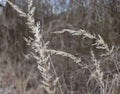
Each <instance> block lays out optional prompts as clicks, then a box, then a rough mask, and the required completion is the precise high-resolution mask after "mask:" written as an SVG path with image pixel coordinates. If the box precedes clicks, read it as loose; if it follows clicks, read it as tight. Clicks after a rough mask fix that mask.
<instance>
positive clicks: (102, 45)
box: [53, 29, 114, 56]
mask: <svg viewBox="0 0 120 94" xmlns="http://www.w3.org/2000/svg"><path fill="white" fill-rule="evenodd" d="M65 32H68V33H70V34H71V35H73V36H83V38H89V39H92V40H93V39H94V40H96V41H95V43H94V44H92V46H96V48H97V49H101V50H106V53H105V54H102V55H101V56H108V55H111V53H112V52H113V49H114V46H113V47H112V49H110V48H109V47H108V45H107V44H106V43H105V41H104V40H103V38H102V37H101V36H100V35H98V36H96V35H95V34H93V35H92V34H91V33H89V32H87V31H85V30H83V29H80V30H79V31H75V30H70V29H63V30H62V31H56V32H53V33H55V34H63V33H65Z"/></svg>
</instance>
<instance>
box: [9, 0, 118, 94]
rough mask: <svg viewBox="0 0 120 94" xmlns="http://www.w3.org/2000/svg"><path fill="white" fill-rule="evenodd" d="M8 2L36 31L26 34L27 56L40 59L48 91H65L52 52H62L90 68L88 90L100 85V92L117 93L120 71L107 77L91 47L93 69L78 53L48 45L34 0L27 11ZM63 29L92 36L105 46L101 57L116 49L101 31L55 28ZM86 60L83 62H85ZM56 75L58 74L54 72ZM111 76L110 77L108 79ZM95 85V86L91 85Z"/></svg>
mask: <svg viewBox="0 0 120 94" xmlns="http://www.w3.org/2000/svg"><path fill="white" fill-rule="evenodd" d="M8 3H9V4H10V5H11V6H12V7H13V8H14V9H15V10H16V11H17V12H18V13H19V14H20V16H23V17H25V18H26V19H27V24H28V27H29V29H30V32H31V33H32V34H33V35H34V38H32V37H29V39H27V38H25V40H26V42H27V44H28V45H29V46H30V47H31V48H32V51H31V52H30V53H29V54H28V55H26V57H29V56H32V57H34V58H35V59H36V60H37V64H38V69H39V71H40V73H41V76H42V80H41V82H42V86H43V88H44V89H45V90H46V92H47V93H48V94H56V93H58V92H57V90H58V87H57V86H59V89H60V90H58V91H60V92H59V93H58V94H64V92H63V91H62V88H61V84H60V82H59V77H58V76H57V73H56V70H55V68H54V65H53V62H52V59H51V55H60V56H64V57H68V58H70V59H72V60H73V61H74V62H76V63H78V64H79V65H80V66H82V67H83V69H87V70H89V72H90V76H89V79H88V82H87V86H88V93H89V94H94V92H95V91H96V89H97V88H99V89H98V91H99V92H98V93H97V94H118V89H119V82H120V73H119V72H118V73H116V74H115V75H113V78H112V79H110V78H109V76H107V78H104V71H102V68H101V63H102V62H101V61H100V60H99V59H97V58H96V56H95V53H94V52H93V50H92V49H91V60H92V66H93V69H91V68H90V67H89V66H88V65H86V64H81V63H80V62H81V58H79V57H75V56H74V55H72V54H70V53H66V52H62V51H57V50H54V49H48V45H49V41H48V42H45V41H44V38H43V35H42V31H41V28H40V22H35V19H34V12H35V7H33V6H32V3H33V1H32V0H30V3H29V5H28V13H24V12H23V11H21V10H20V9H19V7H17V6H16V5H14V4H12V3H11V2H10V1H8ZM64 32H69V33H70V34H72V35H74V36H83V38H89V39H91V40H95V43H93V44H91V45H92V46H95V47H96V48H97V49H99V50H105V53H103V54H101V55H100V56H101V58H103V57H109V56H111V55H112V54H113V52H114V46H112V47H111V49H110V48H109V46H108V45H107V43H106V42H105V41H104V40H103V38H102V37H101V36H100V35H98V36H97V35H95V34H91V33H89V32H87V31H85V30H82V29H80V30H79V31H75V30H69V29H64V30H62V31H57V32H54V33H56V34H62V33H64ZM83 63H84V62H83ZM54 75H55V76H54ZM109 79H110V80H109ZM92 85H94V86H93V88H91V87H92Z"/></svg>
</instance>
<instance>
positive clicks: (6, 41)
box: [0, 0, 120, 94]
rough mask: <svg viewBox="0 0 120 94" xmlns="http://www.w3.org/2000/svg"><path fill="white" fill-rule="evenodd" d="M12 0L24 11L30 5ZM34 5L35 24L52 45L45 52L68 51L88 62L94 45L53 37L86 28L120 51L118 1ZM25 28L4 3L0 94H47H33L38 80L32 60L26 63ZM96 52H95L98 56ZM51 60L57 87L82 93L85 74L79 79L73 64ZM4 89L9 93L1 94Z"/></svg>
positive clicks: (49, 0)
mask: <svg viewBox="0 0 120 94" xmlns="http://www.w3.org/2000/svg"><path fill="white" fill-rule="evenodd" d="M10 1H11V2H13V3H14V4H16V5H18V6H19V7H20V8H21V9H22V10H23V11H24V12H27V5H28V2H29V0H10ZM34 6H35V7H36V11H35V20H36V22H37V21H40V23H41V30H42V33H43V35H44V39H45V40H46V41H48V40H49V41H50V45H49V48H53V49H57V50H58V49H59V50H62V51H66V52H70V53H72V54H74V55H76V56H80V57H83V61H85V62H87V63H90V61H89V56H90V51H89V50H90V47H91V44H92V43H93V41H90V40H88V39H85V40H83V39H82V38H81V37H74V36H71V35H70V34H68V33H65V34H64V35H55V34H52V33H51V32H54V31H59V30H62V29H64V28H66V29H73V30H79V29H84V30H87V32H90V33H95V34H100V35H101V36H102V37H103V39H104V40H105V41H106V42H107V43H108V44H109V46H110V47H111V46H112V45H114V46H115V47H119V46H120V42H119V41H120V0H34ZM25 23H26V19H25V18H22V17H20V16H19V15H18V13H17V12H16V11H15V10H14V9H12V7H11V6H10V5H9V4H6V6H5V7H4V8H3V14H2V16H0V75H1V76H0V93H1V92H2V93H1V94H45V93H39V92H38V93H37V89H38V87H39V84H38V83H40V82H39V79H40V77H41V76H40V74H39V72H38V70H37V68H36V63H34V62H36V61H35V60H34V58H31V59H30V60H26V59H25V58H24V55H25V54H27V52H28V51H30V48H29V47H28V46H27V45H26V42H25V40H24V37H28V38H29V36H31V37H32V36H33V35H32V34H31V33H30V32H29V29H28V26H27V25H26V24H25ZM98 53H99V51H97V52H96V54H98ZM53 58H54V59H53V61H54V64H55V67H56V71H57V74H58V75H59V76H60V77H61V83H64V86H63V89H64V90H65V92H68V91H70V92H71V91H74V93H70V94H86V83H85V82H86V81H87V77H86V76H87V75H85V74H83V72H82V69H80V68H79V67H78V65H76V64H73V63H70V62H72V61H70V60H69V59H66V58H62V57H60V58H59V57H54V56H53ZM108 62H109V61H108ZM63 66H64V67H63ZM108 67H110V66H108ZM112 68H113V66H112ZM109 69H111V67H110V68H109ZM26 79H27V80H26ZM71 84H72V87H71ZM6 88H7V89H8V90H9V89H10V90H9V91H10V92H12V93H5V92H7V91H6ZM30 90H31V91H30ZM38 91H40V90H38ZM3 92H4V93H3ZM13 92H14V93H13ZM23 92H24V93H23ZM29 92H30V93H29ZM31 92H34V93H31ZM40 92H42V91H40ZM80 92H81V93H80ZM65 94H67V93H65ZM68 94H69V93H68ZM95 94H99V93H95Z"/></svg>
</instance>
